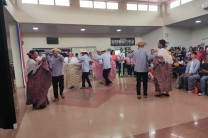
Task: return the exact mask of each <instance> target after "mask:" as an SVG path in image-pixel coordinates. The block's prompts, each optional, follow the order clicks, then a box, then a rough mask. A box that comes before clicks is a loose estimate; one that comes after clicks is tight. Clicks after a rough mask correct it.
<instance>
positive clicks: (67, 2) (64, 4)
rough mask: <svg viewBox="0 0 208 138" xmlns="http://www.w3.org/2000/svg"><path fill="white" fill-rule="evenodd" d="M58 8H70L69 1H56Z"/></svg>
mask: <svg viewBox="0 0 208 138" xmlns="http://www.w3.org/2000/svg"><path fill="white" fill-rule="evenodd" d="M55 5H57V6H70V3H69V0H55Z"/></svg>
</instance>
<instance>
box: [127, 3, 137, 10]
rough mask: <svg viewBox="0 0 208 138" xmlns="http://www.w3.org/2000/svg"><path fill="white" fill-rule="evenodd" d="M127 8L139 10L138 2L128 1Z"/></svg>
mask: <svg viewBox="0 0 208 138" xmlns="http://www.w3.org/2000/svg"><path fill="white" fill-rule="evenodd" d="M127 10H134V11H136V10H137V4H130V3H127Z"/></svg>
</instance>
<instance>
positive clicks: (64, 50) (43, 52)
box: [33, 48, 72, 57]
mask: <svg viewBox="0 0 208 138" xmlns="http://www.w3.org/2000/svg"><path fill="white" fill-rule="evenodd" d="M52 49H53V48H33V50H35V51H36V52H38V53H39V52H41V54H42V56H43V57H44V56H46V52H47V51H49V52H50V51H51V50H52ZM59 49H60V50H61V53H60V54H61V55H63V56H64V57H67V52H69V51H72V48H59Z"/></svg>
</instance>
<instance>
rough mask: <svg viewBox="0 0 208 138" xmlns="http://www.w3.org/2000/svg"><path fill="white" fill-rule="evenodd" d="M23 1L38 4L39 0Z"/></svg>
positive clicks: (23, 1) (23, 0)
mask: <svg viewBox="0 0 208 138" xmlns="http://www.w3.org/2000/svg"><path fill="white" fill-rule="evenodd" d="M22 3H27V4H38V0H22Z"/></svg>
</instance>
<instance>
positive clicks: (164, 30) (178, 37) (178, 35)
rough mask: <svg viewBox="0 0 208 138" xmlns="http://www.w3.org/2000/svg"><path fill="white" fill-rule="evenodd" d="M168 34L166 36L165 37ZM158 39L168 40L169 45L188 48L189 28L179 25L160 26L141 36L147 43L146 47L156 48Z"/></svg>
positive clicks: (189, 41)
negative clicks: (166, 35)
mask: <svg viewBox="0 0 208 138" xmlns="http://www.w3.org/2000/svg"><path fill="white" fill-rule="evenodd" d="M165 34H168V37H165ZM160 39H165V40H167V41H169V43H170V44H169V47H172V46H182V47H186V48H188V47H189V46H190V44H191V29H187V28H181V27H160V28H158V29H156V30H154V31H152V32H149V33H147V34H145V35H143V36H142V40H143V41H145V42H146V43H147V47H146V48H147V49H157V44H158V41H159V40H160Z"/></svg>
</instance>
